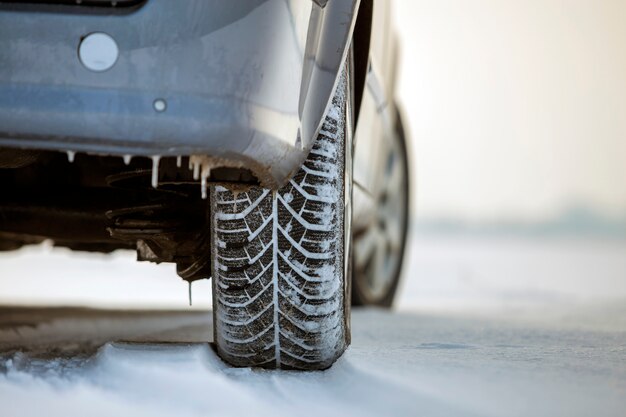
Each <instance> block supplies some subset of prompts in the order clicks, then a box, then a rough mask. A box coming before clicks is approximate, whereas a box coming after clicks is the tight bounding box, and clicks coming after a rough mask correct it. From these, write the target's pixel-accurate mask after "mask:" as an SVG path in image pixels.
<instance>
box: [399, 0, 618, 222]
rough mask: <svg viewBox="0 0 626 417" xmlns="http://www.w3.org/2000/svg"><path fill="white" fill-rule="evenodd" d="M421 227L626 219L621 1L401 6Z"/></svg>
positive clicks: (482, 0) (405, 1)
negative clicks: (578, 206)
mask: <svg viewBox="0 0 626 417" xmlns="http://www.w3.org/2000/svg"><path fill="white" fill-rule="evenodd" d="M394 12H395V20H396V28H397V31H398V34H399V36H400V40H401V44H402V48H401V50H402V64H401V66H400V81H399V91H398V94H399V97H400V100H401V102H402V103H403V105H404V108H405V111H406V116H407V119H408V120H407V124H408V125H409V126H410V129H411V134H412V139H413V150H414V153H415V161H416V172H417V190H418V191H417V202H418V204H417V210H418V216H420V217H424V218H433V217H452V218H457V219H462V220H469V221H475V220H490V219H498V218H503V217H504V218H512V219H516V218H517V219H523V220H534V219H542V218H545V217H547V216H552V215H554V214H557V213H558V212H560V211H561V210H562V209H564V208H566V206H568V205H569V204H572V203H583V204H585V205H587V206H590V207H591V208H594V209H595V210H598V211H599V212H600V213H601V214H607V215H612V216H626V183H625V179H626V175H625V174H626V1H623V0H567V1H565V0H523V1H522V0H518V1H505V0H436V1H435V0H428V1H426V0H398V1H396V3H395V10H394Z"/></svg>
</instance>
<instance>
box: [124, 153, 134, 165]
mask: <svg viewBox="0 0 626 417" xmlns="http://www.w3.org/2000/svg"><path fill="white" fill-rule="evenodd" d="M132 157H133V156H132V155H124V156H123V157H122V158H123V159H124V164H125V165H128V164H130V160H131V159H132Z"/></svg>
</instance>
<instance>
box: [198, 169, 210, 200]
mask: <svg viewBox="0 0 626 417" xmlns="http://www.w3.org/2000/svg"><path fill="white" fill-rule="evenodd" d="M210 176H211V168H209V167H208V166H207V165H205V166H203V167H202V184H201V185H200V186H201V187H202V190H201V191H202V199H203V200H206V197H207V191H206V188H207V179H208V178H209V177H210Z"/></svg>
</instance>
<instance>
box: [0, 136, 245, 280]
mask: <svg viewBox="0 0 626 417" xmlns="http://www.w3.org/2000/svg"><path fill="white" fill-rule="evenodd" d="M190 168H191V169H190ZM193 168H194V166H192V164H190V160H189V158H188V157H178V158H176V157H164V158H159V159H157V158H148V157H134V158H132V159H130V158H120V157H113V156H97V155H88V154H83V153H80V154H76V155H75V154H73V153H67V154H65V153H61V152H53V151H25V150H18V149H8V148H5V149H0V183H1V184H2V185H3V187H2V188H3V190H2V193H1V194H0V250H3V251H6V250H15V249H18V248H20V247H21V246H23V245H27V244H36V243H41V242H42V241H44V240H46V239H50V240H52V241H53V242H54V245H55V246H63V247H68V248H70V249H72V250H80V251H90V252H105V253H108V252H111V251H114V250H116V249H133V250H137V258H138V260H141V261H151V262H157V263H160V262H172V263H175V264H176V266H177V272H178V274H179V275H180V276H181V277H182V278H183V279H185V280H188V281H193V280H196V279H201V278H208V277H209V276H210V270H211V265H210V253H211V252H210V243H209V242H210V241H209V234H210V221H209V214H210V213H209V202H208V199H206V198H203V194H204V193H203V190H202V188H203V187H206V183H205V182H203V181H201V180H200V178H199V175H198V172H197V168H196V170H195V172H194V169H193ZM208 180H209V181H211V182H217V183H222V184H228V183H233V187H235V185H234V183H236V184H237V185H236V186H237V187H239V188H241V187H245V184H250V185H254V184H256V183H257V181H256V179H255V177H254V176H253V175H252V174H251V173H250V172H249V171H248V170H246V169H236V168H215V169H213V170H211V172H210V176H209V177H208ZM242 184H243V185H242ZM154 185H156V187H155V186H154ZM204 197H206V195H204Z"/></svg>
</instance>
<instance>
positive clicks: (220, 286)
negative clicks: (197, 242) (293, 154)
mask: <svg viewBox="0 0 626 417" xmlns="http://www.w3.org/2000/svg"><path fill="white" fill-rule="evenodd" d="M340 90H341V91H342V94H336V96H335V98H334V100H333V104H332V106H331V107H330V110H329V112H328V114H327V116H326V118H325V121H324V124H323V126H322V129H321V131H320V134H319V136H318V137H317V139H316V141H315V143H314V145H313V148H312V150H311V152H310V154H309V156H308V158H307V159H306V161H305V163H304V165H303V167H302V168H301V169H300V170H299V172H298V173H297V174H296V175H295V176H294V177H293V178H292V179H291V180H290V181H289V183H288V184H286V185H285V186H283V187H282V188H280V189H279V190H278V191H275V192H274V191H271V190H267V189H263V188H260V187H254V188H251V189H249V190H248V191H246V192H239V193H233V192H231V191H229V190H228V189H226V188H224V187H222V186H214V187H212V188H211V209H212V218H213V224H212V232H211V233H212V242H213V262H212V265H213V294H214V296H213V299H214V303H213V305H214V306H213V309H214V333H215V341H216V344H217V348H218V353H219V354H220V356H221V357H222V358H223V359H225V360H226V361H227V362H229V363H231V364H232V365H235V366H260V367H269V368H284V369H324V368H327V367H329V366H330V365H331V364H332V363H333V362H334V361H335V360H336V359H337V358H338V357H339V356H340V355H341V353H342V352H343V350H344V349H345V347H346V334H345V333H346V327H345V322H344V320H345V313H344V297H345V293H344V290H345V286H344V260H343V256H344V254H343V249H344V242H343V241H344V230H343V214H344V188H343V187H344V184H343V178H344V169H343V167H344V160H343V159H344V149H343V146H344V120H343V115H344V106H345V100H344V94H343V89H342V86H341V85H340V86H339V87H338V91H340Z"/></svg>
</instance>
